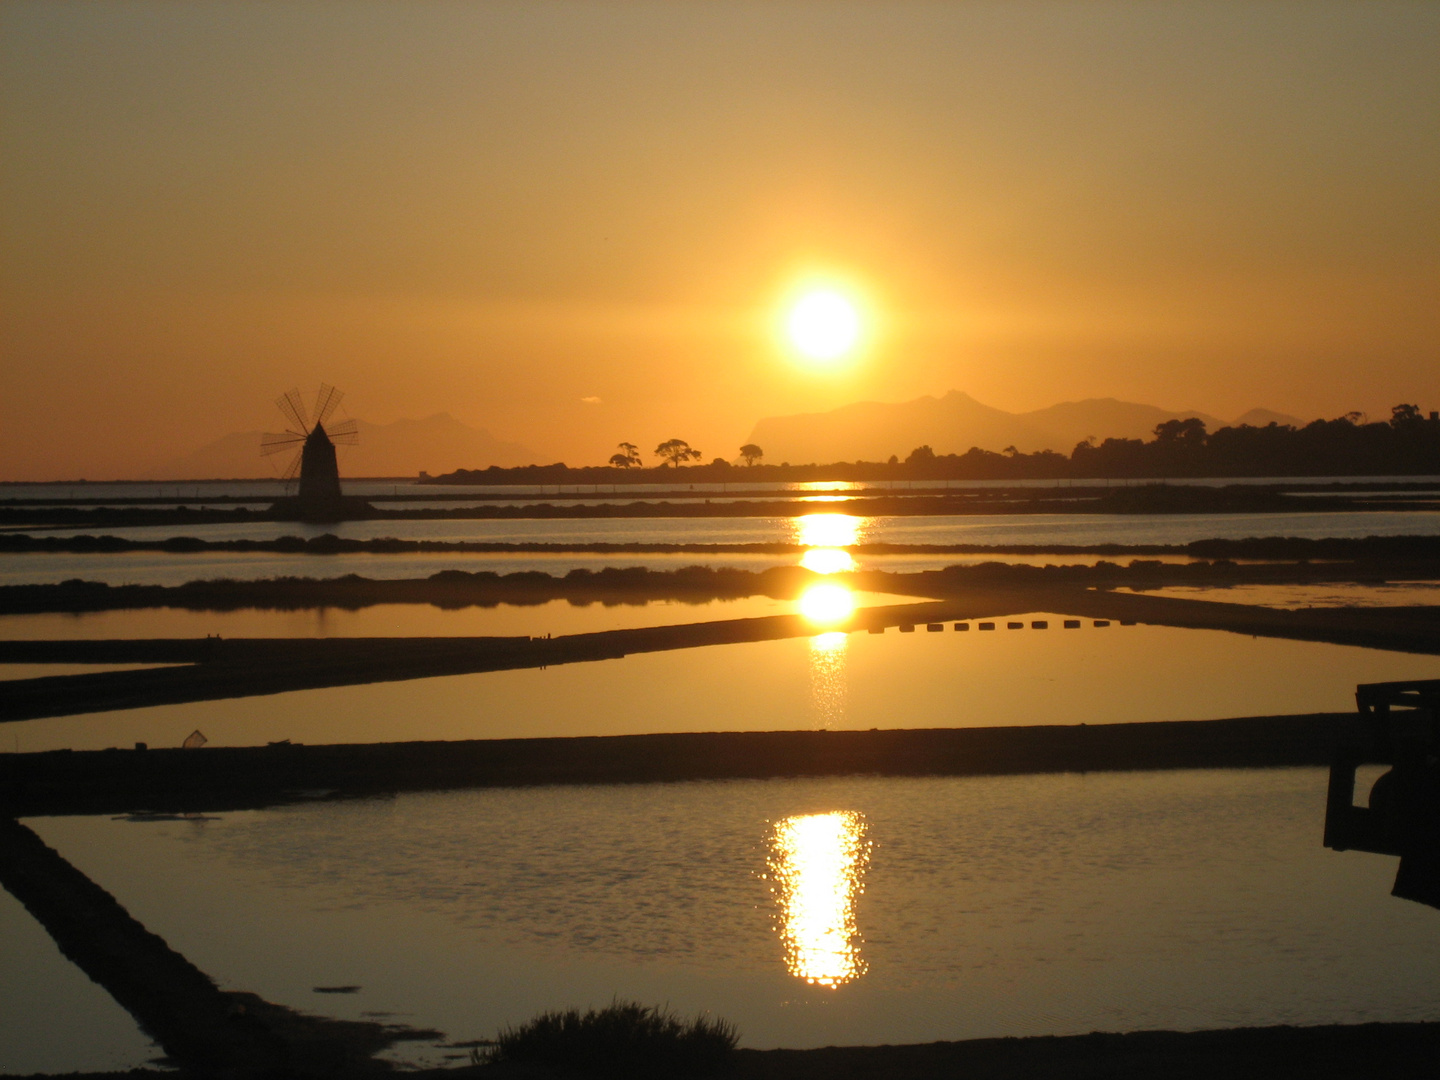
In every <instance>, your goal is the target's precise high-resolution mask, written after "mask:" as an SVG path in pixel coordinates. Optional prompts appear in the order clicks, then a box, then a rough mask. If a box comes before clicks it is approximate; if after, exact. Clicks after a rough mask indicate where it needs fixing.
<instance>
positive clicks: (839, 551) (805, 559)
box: [800, 548, 855, 574]
mask: <svg viewBox="0 0 1440 1080" xmlns="http://www.w3.org/2000/svg"><path fill="white" fill-rule="evenodd" d="M800 565H801V566H803V567H804V568H805V569H806V570H811V571H813V572H815V573H817V574H844V573H849V572H850V571H851V570H854V569H855V560H854V559H853V558H851V556H850V553H849V552H848V551H846V550H845V549H844V548H811V549H810V550H809V551H807V552H805V554H804V555H802V556H801V557H800Z"/></svg>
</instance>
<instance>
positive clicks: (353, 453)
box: [141, 413, 536, 480]
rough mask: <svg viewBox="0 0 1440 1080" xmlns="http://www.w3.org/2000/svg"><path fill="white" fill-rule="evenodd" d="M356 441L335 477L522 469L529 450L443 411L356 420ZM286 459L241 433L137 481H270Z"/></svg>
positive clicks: (256, 435)
mask: <svg viewBox="0 0 1440 1080" xmlns="http://www.w3.org/2000/svg"><path fill="white" fill-rule="evenodd" d="M356 424H357V426H358V428H359V433H360V443H359V445H358V446H344V447H340V476H341V478H342V479H343V478H344V477H347V476H415V475H417V474H418V473H419V472H420V470H421V469H427V470H429V471H430V472H433V473H440V472H449V471H450V470H452V469H459V468H472V469H473V468H482V469H483V468H485V467H487V466H490V465H501V466H511V465H528V464H530V463H531V462H533V461H535V460H536V454H535V452H534V451H533V450H530V449H529V448H527V447H524V446H521V445H520V444H518V443H508V442H501V441H500V440H499V439H496V438H495V437H494V436H493V435H491V434H490V433H489V432H488V431H486V430H484V429H483V428H472V427H470V426H469V425H468V424H463V423H461V422H460V421H459V420H456V419H455V418H454V417H453V416H451V415H450V414H449V413H436V414H435V415H434V416H427V417H425V418H424V419H423V420H396V421H395V422H394V423H391V424H371V423H368V422H367V421H364V420H357V421H356ZM286 464H288V460H285V459H283V456H282V457H277V458H274V459H268V460H267V459H265V458H262V457H261V456H260V432H258V431H241V432H235V433H234V434H231V435H226V436H225V437H223V438H220V439H216V440H215V441H214V442H212V443H209V444H207V445H205V446H202V447H200V448H199V449H196V450H193V451H191V452H190V453H188V454H185V455H183V456H181V457H178V458H173V459H171V460H169V461H164V462H160V463H157V464H156V465H155V467H154V468H151V469H148V470H146V472H145V473H144V474H143V475H142V477H141V479H149V480H207V479H224V480H243V479H249V478H253V477H273V476H275V475H276V473H277V471H279V470H283V469H284V467H285V465H286Z"/></svg>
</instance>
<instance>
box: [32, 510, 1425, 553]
mask: <svg viewBox="0 0 1440 1080" xmlns="http://www.w3.org/2000/svg"><path fill="white" fill-rule="evenodd" d="M807 516H810V517H824V518H828V519H832V520H833V519H836V518H843V519H844V520H845V522H846V525H845V527H844V532H845V533H846V534H847V535H848V536H849V537H850V539H849V541H848V542H849V543H852V544H857V543H858V544H1082V545H1083V544H1187V543H1190V542H1191V541H1192V540H1207V539H1215V538H1219V539H1232V540H1243V539H1245V538H1247V537H1256V536H1300V537H1327V536H1333V537H1359V536H1403V535H1412V534H1413V535H1424V536H1434V535H1437V534H1440V512H1435V511H1422V510H1415V511H1389V510H1386V511H1344V512H1327V513H1292V514H973V515H972V514H959V515H916V516H913V517H910V516H903V515H902V516H897V517H887V516H864V515H860V514H840V513H816V514H813V515H807ZM805 521H806V518H805V517H804V516H802V517H800V518H792V517H753V518H750V517H716V518H667V517H655V518H515V519H469V520H466V519H461V520H450V521H424V520H419V521H342V522H339V523H335V524H330V525H309V526H307V525H301V524H299V523H288V522H287V523H276V522H273V521H251V522H243V523H226V524H217V525H186V526H175V525H152V526H143V527H134V528H113V529H112V528H106V529H104V530H101V531H103V532H105V533H106V534H109V535H114V536H124V537H130V538H133V539H149V540H163V539H166V538H167V537H171V536H176V535H183V536H194V537H199V538H201V539H205V540H265V539H271V538H274V537H276V536H281V535H291V536H320V535H323V534H325V533H333V534H334V535H336V536H341V537H346V538H350V539H356V540H370V539H374V538H377V537H388V536H393V537H398V538H401V539H408V540H439V541H445V542H456V541H471V542H476V543H526V544H528V543H572V544H591V543H613V544H632V543H665V544H768V543H782V544H795V543H808V542H811V541H808V540H806V539H802V535H803V533H804V531H805V530H806V529H807V528H809V527H810V526H807V525H806V523H805ZM96 531H97V530H96V529H94V528H90V529H59V530H54V531H51V530H46V532H45V535H54V536H68V535H74V534H79V533H86V532H89V533H94V532H96Z"/></svg>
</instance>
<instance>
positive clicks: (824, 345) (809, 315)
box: [785, 289, 860, 360]
mask: <svg viewBox="0 0 1440 1080" xmlns="http://www.w3.org/2000/svg"><path fill="white" fill-rule="evenodd" d="M785 329H786V332H787V333H788V334H789V335H790V343H791V344H792V345H794V346H795V348H796V349H798V350H799V351H800V353H801V354H802V355H804V356H808V357H809V358H810V359H812V360H835V359H838V358H839V357H841V356H844V355H845V354H846V353H848V352H850V350H852V349H853V348H854V347H855V343H856V342H857V341H858V340H859V338H860V313H859V312H858V311H856V310H855V305H854V304H852V303H851V302H850V301H849V300H848V299H846V298H845V297H844V296H843V295H842V294H840V293H838V292H836V291H835V290H834V289H813V290H811V291H810V292H807V293H806V294H805V295H804V296H802V297H800V299H799V300H797V301H796V302H795V306H794V307H792V308H791V309H790V315H789V317H788V318H787V319H786V320H785Z"/></svg>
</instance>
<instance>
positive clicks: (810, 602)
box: [800, 584, 855, 626]
mask: <svg viewBox="0 0 1440 1080" xmlns="http://www.w3.org/2000/svg"><path fill="white" fill-rule="evenodd" d="M854 610H855V594H854V593H853V592H851V591H850V590H849V589H847V588H846V587H845V586H844V585H829V584H826V585H811V586H810V587H809V588H808V589H806V590H805V591H804V592H803V593H801V594H800V614H801V615H803V616H805V618H807V619H809V620H810V621H811V622H812V623H814V624H815V625H816V626H834V625H836V624H837V623H841V622H844V621H845V620H846V619H848V618H849V617H850V613H851V612H853V611H854Z"/></svg>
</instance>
